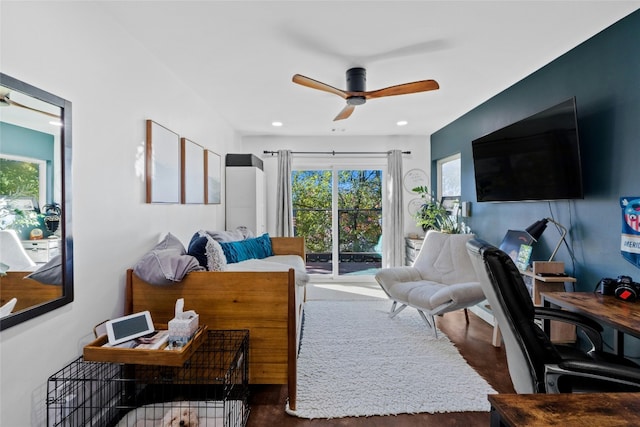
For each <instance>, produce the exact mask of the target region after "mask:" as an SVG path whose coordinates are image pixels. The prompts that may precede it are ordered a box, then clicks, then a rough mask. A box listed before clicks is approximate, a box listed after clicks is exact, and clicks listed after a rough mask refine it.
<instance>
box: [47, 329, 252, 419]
mask: <svg viewBox="0 0 640 427" xmlns="http://www.w3.org/2000/svg"><path fill="white" fill-rule="evenodd" d="M248 347H249V334H248V332H247V331H244V330H242V331H231V330H213V331H207V337H206V338H205V339H204V340H203V343H202V344H201V346H200V347H199V348H198V349H197V350H196V351H195V353H194V354H193V355H192V356H191V358H190V359H188V360H187V361H186V362H185V363H184V364H183V366H181V367H169V366H156V365H132V364H120V363H109V362H90V361H85V360H84V359H83V358H82V357H79V358H78V359H76V360H75V361H73V362H71V363H70V364H69V365H67V366H65V367H64V368H63V369H61V370H60V371H58V372H56V373H55V374H53V375H52V376H51V377H49V380H48V382H47V425H48V426H49V427H55V426H61V427H62V426H64V427H88V426H92V427H94V426H95V427H103V426H104V427H112V426H117V427H147V426H148V427H151V426H154V427H155V426H165V425H166V426H173V425H183V426H185V427H188V426H193V425H197V426H200V427H244V426H245V425H246V423H247V419H248V418H249V405H248V397H249V387H248V366H249V365H248V360H247V358H248ZM159 351H161V350H159ZM180 421H183V423H182V424H181V423H180ZM171 422H173V424H172V423H171Z"/></svg>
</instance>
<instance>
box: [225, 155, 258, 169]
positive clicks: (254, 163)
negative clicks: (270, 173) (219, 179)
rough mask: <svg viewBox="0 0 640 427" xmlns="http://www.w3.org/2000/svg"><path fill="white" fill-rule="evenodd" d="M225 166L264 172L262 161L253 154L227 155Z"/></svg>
mask: <svg viewBox="0 0 640 427" xmlns="http://www.w3.org/2000/svg"><path fill="white" fill-rule="evenodd" d="M225 160H226V161H225V165H226V166H249V167H256V168H258V169H260V170H264V167H263V162H262V159H260V158H259V157H257V156H255V155H253V154H227V156H226V159H225Z"/></svg>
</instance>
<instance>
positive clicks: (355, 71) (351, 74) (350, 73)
mask: <svg viewBox="0 0 640 427" xmlns="http://www.w3.org/2000/svg"><path fill="white" fill-rule="evenodd" d="M366 90H367V70H365V69H364V68H360V67H356V68H350V69H348V70H347V92H366ZM366 101H367V100H366V98H365V97H364V96H350V97H349V98H347V104H349V105H362V104H364V103H365V102H366Z"/></svg>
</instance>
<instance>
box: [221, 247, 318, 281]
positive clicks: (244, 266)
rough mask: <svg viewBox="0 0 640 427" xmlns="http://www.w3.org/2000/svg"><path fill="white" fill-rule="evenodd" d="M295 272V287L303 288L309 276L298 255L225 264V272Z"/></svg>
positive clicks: (276, 256)
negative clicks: (290, 270)
mask: <svg viewBox="0 0 640 427" xmlns="http://www.w3.org/2000/svg"><path fill="white" fill-rule="evenodd" d="M290 268H293V269H294V270H295V271H296V285H298V286H305V285H306V284H307V283H308V282H309V275H308V274H307V271H306V266H305V264H304V261H303V260H302V258H301V257H300V256H298V255H273V256H270V257H267V258H262V259H248V260H245V261H241V262H238V263H232V264H227V269H226V271H289V269H290Z"/></svg>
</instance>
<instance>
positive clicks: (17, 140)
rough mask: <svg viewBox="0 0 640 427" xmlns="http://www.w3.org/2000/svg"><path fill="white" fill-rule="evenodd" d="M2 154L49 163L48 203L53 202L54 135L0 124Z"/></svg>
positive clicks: (0, 148) (0, 150)
mask: <svg viewBox="0 0 640 427" xmlns="http://www.w3.org/2000/svg"><path fill="white" fill-rule="evenodd" d="M0 153H3V154H11V155H14V156H22V157H29V158H32V159H38V160H44V161H46V162H47V195H46V200H47V203H51V202H53V180H54V177H53V161H54V138H53V135H50V134H48V133H44V132H38V131H35V130H33V129H27V128H23V127H21V126H16V125H12V124H9V123H4V122H0Z"/></svg>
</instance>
